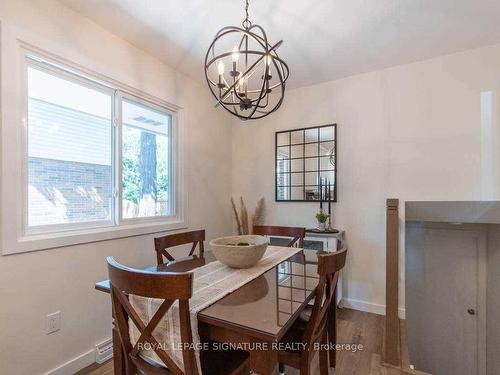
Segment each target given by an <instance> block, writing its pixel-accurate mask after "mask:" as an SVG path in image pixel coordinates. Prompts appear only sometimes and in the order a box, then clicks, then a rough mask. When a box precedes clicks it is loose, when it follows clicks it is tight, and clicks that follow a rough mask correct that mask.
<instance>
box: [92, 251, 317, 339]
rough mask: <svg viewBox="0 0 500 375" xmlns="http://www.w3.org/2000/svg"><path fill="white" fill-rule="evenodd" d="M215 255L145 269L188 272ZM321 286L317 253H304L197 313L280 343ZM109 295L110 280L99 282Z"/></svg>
mask: <svg viewBox="0 0 500 375" xmlns="http://www.w3.org/2000/svg"><path fill="white" fill-rule="evenodd" d="M215 260H216V259H215V257H214V256H213V254H212V252H210V251H207V252H205V254H204V256H203V257H199V256H197V255H195V256H192V257H187V258H181V259H178V260H176V261H173V262H169V263H167V264H164V265H161V266H152V267H148V268H146V270H149V271H152V272H156V271H164V272H165V271H168V272H186V271H190V270H193V269H195V268H197V267H201V266H203V265H205V264H208V263H210V262H213V261H215ZM317 283H318V274H317V252H316V251H314V250H304V251H301V252H299V253H298V254H296V255H294V256H292V257H290V258H288V259H287V260H285V261H284V262H282V263H280V264H279V265H277V266H276V267H274V268H272V269H270V270H269V271H267V272H265V273H264V274H263V275H261V276H259V277H258V278H256V279H254V280H252V281H250V282H249V283H247V284H245V285H244V286H242V287H241V288H239V289H237V290H236V291H234V292H232V293H231V294H229V295H227V296H226V297H224V298H222V299H220V300H219V301H217V302H215V303H214V304H213V305H211V306H209V307H207V308H206V309H204V310H202V311H200V312H199V313H198V320H199V321H200V322H206V323H209V324H212V325H216V326H221V327H227V326H228V325H232V326H238V327H239V329H243V330H244V329H248V330H251V331H252V332H253V333H254V334H255V332H256V331H257V332H258V334H259V335H260V336H261V337H262V338H264V339H269V340H270V341H274V340H279V339H280V338H281V336H282V335H283V334H284V332H285V329H284V328H285V327H288V326H289V325H290V324H291V322H293V321H294V320H295V318H296V316H297V315H298V314H299V313H300V311H301V310H302V309H303V308H304V306H305V305H307V303H308V302H309V300H310V299H311V298H312V291H313V290H314V288H315V287H316V285H317ZM95 288H96V289H97V290H100V291H103V292H108V293H109V280H104V281H100V282H98V283H96V285H95Z"/></svg>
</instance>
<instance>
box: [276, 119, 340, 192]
mask: <svg viewBox="0 0 500 375" xmlns="http://www.w3.org/2000/svg"><path fill="white" fill-rule="evenodd" d="M275 149H276V154H275V170H276V181H275V186H276V188H275V191H276V194H275V199H276V201H277V202H281V201H286V202H305V201H319V199H320V195H319V185H320V179H322V181H323V184H324V182H325V181H329V182H330V184H331V187H330V197H331V198H330V200H331V201H332V202H336V201H337V125H336V124H331V125H323V126H316V127H311V128H302V129H292V130H286V131H279V132H276V139H275ZM323 200H326V199H325V193H323Z"/></svg>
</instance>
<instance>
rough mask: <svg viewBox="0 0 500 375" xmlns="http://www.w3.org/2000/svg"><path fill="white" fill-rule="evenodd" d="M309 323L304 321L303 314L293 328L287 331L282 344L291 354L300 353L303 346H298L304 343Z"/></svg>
mask: <svg viewBox="0 0 500 375" xmlns="http://www.w3.org/2000/svg"><path fill="white" fill-rule="evenodd" d="M307 323H308V320H307V319H304V317H303V316H302V314H301V315H300V316H299V317H298V318H297V320H296V321H295V322H294V323H293V324H292V326H291V327H290V328H289V329H288V330H287V331H286V333H285V336H283V338H282V339H281V341H280V343H283V344H285V345H284V347H285V348H286V351H288V352H291V353H300V349H301V346H300V345H298V344H300V343H302V342H303V341H302V338H303V337H304V332H305V330H306V328H307Z"/></svg>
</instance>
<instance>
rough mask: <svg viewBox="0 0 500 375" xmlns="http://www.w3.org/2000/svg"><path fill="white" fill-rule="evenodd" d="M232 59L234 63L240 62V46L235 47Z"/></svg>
mask: <svg viewBox="0 0 500 375" xmlns="http://www.w3.org/2000/svg"><path fill="white" fill-rule="evenodd" d="M231 57H232V59H233V62H238V60H239V59H240V49H239V48H238V46H234V48H233V54H232V55H231Z"/></svg>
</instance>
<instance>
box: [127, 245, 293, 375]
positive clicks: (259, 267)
mask: <svg viewBox="0 0 500 375" xmlns="http://www.w3.org/2000/svg"><path fill="white" fill-rule="evenodd" d="M300 251H302V249H300V248H294V247H276V246H269V247H268V248H267V250H266V253H265V254H264V256H263V258H262V259H261V260H260V261H259V262H258V263H257V264H256V265H255V266H253V267H252V268H247V269H235V268H230V267H228V266H226V265H224V264H222V263H221V262H219V261H215V262H211V263H209V264H206V265H204V266H202V267H199V268H195V269H194V270H192V272H193V274H194V278H193V279H194V281H193V296H192V297H191V299H190V300H189V309H190V317H191V329H192V332H193V344H194V345H195V355H196V362H197V365H198V372H199V374H200V375H201V374H202V372H201V367H200V358H199V351H198V350H197V349H196V348H197V347H198V344H199V343H200V336H199V333H198V312H200V311H201V310H203V309H205V308H207V307H208V306H210V305H212V304H214V303H215V302H217V301H218V300H220V299H221V298H223V297H225V296H226V295H228V294H229V293H231V292H234V291H235V290H236V289H238V288H240V287H242V286H243V285H245V284H247V283H249V282H250V281H252V280H254V279H256V278H257V277H259V276H261V275H262V274H264V273H265V272H267V271H269V270H270V269H272V268H273V267H275V266H277V265H278V264H279V263H281V262H283V261H285V260H286V259H288V258H290V257H291V256H292V255H295V254H296V253H298V252H300ZM130 302H131V304H132V306H133V307H134V309H135V310H136V311H137V313H138V314H139V316H140V317H141V319H142V321H143V322H144V323H145V324H147V323H148V322H149V321H150V320H151V318H152V317H153V315H154V314H155V312H156V311H157V310H158V308H159V307H160V305H161V303H162V302H163V300H161V299H156V298H145V297H139V296H130ZM129 331H130V338H131V341H132V344H135V343H136V342H137V340H138V339H139V336H140V333H139V331H138V330H137V327H136V326H135V325H134V323H133V322H132V320H130V319H129ZM153 336H154V337H155V338H156V339H157V340H158V342H159V343H160V344H161V345H162V348H161V349H163V350H165V351H166V352H167V353H168V354H169V355H170V356H171V357H172V359H173V360H174V361H175V362H176V363H177V365H178V366H179V367H180V368H181V369H184V363H183V358H182V350H181V347H182V346H181V343H182V341H181V330H180V321H179V303H178V301H176V302H175V303H174V304H173V305H172V307H171V308H170V309H169V310H168V312H167V313H166V314H165V316H164V317H163V319H162V320H161V321H160V323H158V325H157V327H156V329H155V330H154V332H153ZM145 349H147V348H145ZM141 355H142V356H143V357H146V358H148V359H150V360H152V361H154V362H156V363H158V364H159V365H161V366H164V363H163V362H162V361H161V360H160V359H159V358H158V356H157V355H156V353H155V352H154V351H153V350H152V349H151V350H142V352H141Z"/></svg>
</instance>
